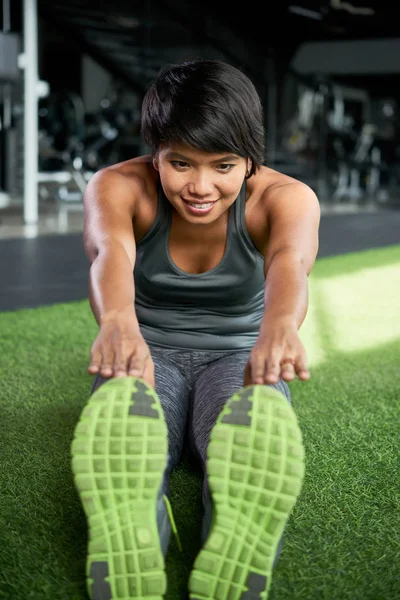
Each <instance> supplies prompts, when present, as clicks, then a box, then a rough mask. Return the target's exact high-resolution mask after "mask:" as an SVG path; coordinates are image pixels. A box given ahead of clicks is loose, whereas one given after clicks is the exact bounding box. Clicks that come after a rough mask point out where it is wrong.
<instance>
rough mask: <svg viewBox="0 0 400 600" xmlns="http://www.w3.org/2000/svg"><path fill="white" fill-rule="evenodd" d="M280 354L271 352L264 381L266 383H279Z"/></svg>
mask: <svg viewBox="0 0 400 600" xmlns="http://www.w3.org/2000/svg"><path fill="white" fill-rule="evenodd" d="M279 359H280V356H279V355H278V354H271V356H270V357H269V358H268V360H267V368H266V371H265V376H264V381H265V383H277V382H278V381H279V375H280V372H281V366H280V360H279Z"/></svg>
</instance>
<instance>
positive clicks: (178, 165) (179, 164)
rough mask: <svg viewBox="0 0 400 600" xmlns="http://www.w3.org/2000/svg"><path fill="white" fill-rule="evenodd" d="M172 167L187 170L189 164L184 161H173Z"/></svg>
mask: <svg viewBox="0 0 400 600" xmlns="http://www.w3.org/2000/svg"><path fill="white" fill-rule="evenodd" d="M171 165H172V166H173V167H175V168H176V169H185V168H186V167H188V166H189V164H188V163H187V162H185V161H183V160H171Z"/></svg>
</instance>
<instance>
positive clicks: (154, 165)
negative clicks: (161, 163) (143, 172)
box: [153, 156, 159, 171]
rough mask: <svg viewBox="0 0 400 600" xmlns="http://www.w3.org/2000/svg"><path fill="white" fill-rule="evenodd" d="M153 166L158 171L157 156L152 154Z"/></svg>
mask: <svg viewBox="0 0 400 600" xmlns="http://www.w3.org/2000/svg"><path fill="white" fill-rule="evenodd" d="M153 167H154V168H155V170H156V171H158V170H159V169H158V157H157V156H153Z"/></svg>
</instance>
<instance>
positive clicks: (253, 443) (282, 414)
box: [189, 385, 304, 600]
mask: <svg viewBox="0 0 400 600" xmlns="http://www.w3.org/2000/svg"><path fill="white" fill-rule="evenodd" d="M207 473H208V481H209V485H210V492H211V495H212V500H213V506H214V519H213V522H212V525H211V530H210V533H209V535H208V538H207V540H206V542H205V544H204V546H203V548H202V550H201V551H200V553H199V554H198V556H197V558H196V560H195V563H194V567H193V570H192V573H191V575H190V580H189V598H190V600H214V599H215V598H218V599H219V600H231V599H235V600H266V599H267V596H268V592H269V589H270V586H271V574H272V567H273V563H274V559H275V555H276V550H277V548H278V545H279V541H280V539H281V536H282V534H283V530H284V527H285V524H286V522H287V520H288V518H289V515H290V513H291V511H292V508H293V506H294V504H295V502H296V500H297V497H298V495H299V493H300V490H301V485H302V480H303V477H304V448H303V443H302V435H301V431H300V429H299V426H298V423H297V417H296V415H295V413H294V411H293V408H292V407H291V406H290V404H289V403H288V402H287V400H286V398H285V397H284V396H283V394H281V393H280V392H278V391H277V390H275V389H273V388H271V387H268V386H262V385H255V386H248V387H246V388H243V389H242V390H240V391H238V392H237V393H236V394H234V395H233V396H232V397H231V398H230V399H229V400H228V402H227V404H226V405H225V407H224V409H223V410H222V411H221V414H220V415H219V417H218V419H217V423H216V424H215V426H214V428H213V430H212V431H211V435H210V443H209V447H208V459H207Z"/></svg>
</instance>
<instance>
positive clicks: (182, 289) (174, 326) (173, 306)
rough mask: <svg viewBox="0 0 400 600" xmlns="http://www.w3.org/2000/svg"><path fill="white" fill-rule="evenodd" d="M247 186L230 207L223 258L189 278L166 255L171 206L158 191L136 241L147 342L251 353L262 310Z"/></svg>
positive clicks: (260, 269)
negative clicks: (248, 222) (144, 229)
mask: <svg viewBox="0 0 400 600" xmlns="http://www.w3.org/2000/svg"><path fill="white" fill-rule="evenodd" d="M245 203H246V185H245V182H244V183H243V186H242V189H241V191H240V193H239V196H238V197H237V199H236V200H235V202H234V203H233V204H232V205H231V206H230V207H229V219H228V233H227V236H228V237H227V244H226V249H225V254H224V256H223V258H222V260H221V262H220V263H219V264H218V265H217V266H216V267H215V268H214V269H212V270H211V271H206V272H205V273H200V274H195V275H192V274H189V273H186V272H185V271H182V270H181V269H180V268H179V267H177V266H176V265H175V264H174V263H173V261H172V259H171V256H170V254H169V250H168V241H169V234H170V230H171V222H172V205H171V203H170V202H169V200H168V198H167V197H166V196H165V194H164V192H163V189H162V186H161V185H160V188H159V195H158V212H157V216H156V219H155V221H154V223H153V225H152V227H151V229H150V230H149V232H148V233H147V234H146V235H145V236H144V237H143V238H142V239H141V240H140V241H139V242H138V243H137V246H136V248H137V250H136V263H135V269H134V279H135V293H136V299H135V307H136V314H137V317H138V321H139V324H140V330H141V333H142V335H143V337H144V339H145V340H146V342H147V343H148V344H154V345H157V346H161V347H164V348H176V349H190V350H203V351H211V352H212V351H218V352H221V351H222V352H225V351H226V352H229V351H239V350H250V349H251V348H252V347H253V345H254V343H255V341H256V339H257V336H258V333H259V328H260V323H261V319H262V316H263V311H264V285H265V278H264V258H263V256H262V254H261V253H260V252H259V251H258V250H257V248H256V247H255V245H254V244H253V242H252V241H251V239H250V236H249V233H248V231H247V229H246V224H245V218H244V212H245Z"/></svg>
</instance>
